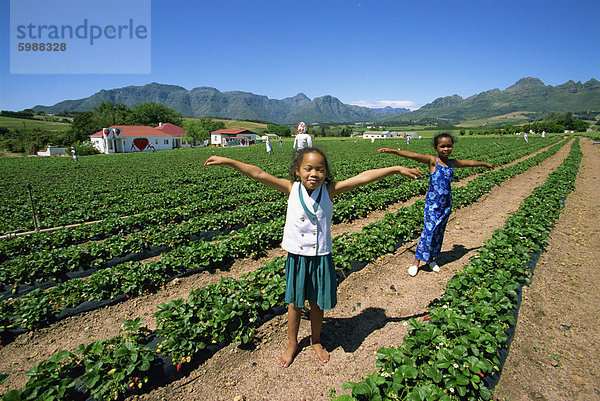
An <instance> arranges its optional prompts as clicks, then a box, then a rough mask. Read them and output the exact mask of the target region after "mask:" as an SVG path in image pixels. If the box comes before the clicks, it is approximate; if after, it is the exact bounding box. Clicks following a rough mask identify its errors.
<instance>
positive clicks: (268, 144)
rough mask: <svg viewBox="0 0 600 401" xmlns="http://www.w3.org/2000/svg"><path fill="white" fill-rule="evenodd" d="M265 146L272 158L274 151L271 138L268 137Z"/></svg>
mask: <svg viewBox="0 0 600 401" xmlns="http://www.w3.org/2000/svg"><path fill="white" fill-rule="evenodd" d="M265 144H266V145H267V153H268V154H269V156H271V151H272V150H273V147H272V146H271V141H269V137H267V141H266V142H265Z"/></svg>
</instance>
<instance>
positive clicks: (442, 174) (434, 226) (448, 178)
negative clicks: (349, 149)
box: [378, 133, 494, 277]
mask: <svg viewBox="0 0 600 401" xmlns="http://www.w3.org/2000/svg"><path fill="white" fill-rule="evenodd" d="M433 148H434V149H435V151H436V152H437V157H435V156H430V155H423V154H420V153H414V152H409V151H407V150H398V149H389V148H381V149H379V150H378V152H380V153H391V154H394V155H398V156H401V157H406V158H408V159H412V160H416V161H418V162H421V163H425V164H427V165H429V189H428V190H427V195H426V197H425V219H424V227H423V232H422V233H421V238H420V239H419V243H418V245H417V251H416V252H415V260H414V262H413V264H412V265H410V267H409V268H408V274H410V275H411V276H413V277H414V276H416V275H417V272H418V271H419V268H420V267H421V265H422V264H427V263H429V267H430V268H431V270H433V271H434V272H439V271H440V267H439V266H438V264H437V263H436V262H435V259H436V258H437V257H438V256H439V254H440V250H441V249H442V242H443V240H444V231H445V230H446V224H447V223H448V218H449V217H450V212H451V211H452V192H451V190H450V183H451V182H452V176H453V175H454V168H457V167H487V168H493V167H494V166H493V165H491V164H489V163H484V162H479V161H476V160H457V159H450V154H451V153H452V149H453V148H454V137H453V136H452V135H450V134H446V133H441V134H438V135H436V136H435V137H434V138H433Z"/></svg>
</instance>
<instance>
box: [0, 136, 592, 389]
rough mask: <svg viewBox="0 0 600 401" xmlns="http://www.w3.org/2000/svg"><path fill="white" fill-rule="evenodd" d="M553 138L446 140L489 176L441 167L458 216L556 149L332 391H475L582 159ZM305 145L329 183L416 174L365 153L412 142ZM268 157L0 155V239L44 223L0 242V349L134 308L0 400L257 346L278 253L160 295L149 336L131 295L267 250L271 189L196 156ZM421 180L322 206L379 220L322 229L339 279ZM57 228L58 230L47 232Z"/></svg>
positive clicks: (408, 211) (423, 185)
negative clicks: (548, 169) (327, 167)
mask: <svg viewBox="0 0 600 401" xmlns="http://www.w3.org/2000/svg"><path fill="white" fill-rule="evenodd" d="M567 142H568V141H567V139H563V138H561V137H549V138H546V139H544V140H542V139H541V138H535V137H534V138H531V139H530V141H529V143H526V142H524V141H523V140H522V138H506V137H503V138H498V137H489V138H471V137H469V138H460V140H459V142H458V143H457V146H456V147H455V151H454V153H453V156H454V157H456V158H460V159H476V160H481V161H485V162H489V163H493V164H494V165H496V166H498V168H496V169H495V170H493V171H489V172H485V173H484V174H479V173H483V169H472V168H469V169H458V170H456V171H455V176H456V177H457V181H459V182H461V181H464V182H466V185H460V186H458V185H457V186H456V187H454V188H453V198H454V208H455V209H456V210H459V209H461V208H465V207H468V206H469V205H471V204H472V203H473V202H476V201H477V200H478V199H480V198H481V197H485V196H486V194H488V193H489V192H490V191H491V190H492V189H493V188H495V187H497V186H499V185H501V184H502V183H504V182H505V181H507V180H510V179H511V178H513V177H516V176H518V175H520V174H523V173H525V172H527V171H528V170H530V169H531V168H533V167H534V166H537V165H539V164H540V163H543V162H544V161H545V160H547V159H549V158H551V157H552V156H554V155H556V154H557V152H559V151H560V150H561V149H562V150H563V151H564V149H566V148H567V147H568V148H569V151H568V152H567V153H568V156H567V157H566V158H565V159H564V162H563V163H562V164H560V167H558V168H557V169H556V170H555V171H554V172H552V173H551V174H550V175H549V176H548V179H547V180H546V181H545V182H544V183H543V185H541V186H539V187H538V188H537V189H535V190H534V188H531V189H530V192H531V191H533V192H531V194H530V195H529V196H528V197H527V198H526V199H524V200H523V203H522V205H521V206H520V207H519V210H518V212H515V213H513V214H512V216H511V217H510V219H508V220H507V221H506V224H505V226H504V228H502V229H501V230H499V231H497V232H495V233H494V235H493V236H491V237H490V238H489V239H488V240H486V242H485V244H484V245H483V246H482V247H481V249H480V250H479V251H478V252H479V255H478V256H477V257H476V258H474V259H473V260H472V261H471V262H470V264H469V266H467V267H465V269H464V271H462V272H460V273H459V274H456V275H455V276H454V277H453V278H452V279H451V280H450V281H449V282H448V284H447V287H446V289H445V295H444V296H443V297H441V298H440V299H437V300H435V301H434V302H432V303H431V305H430V306H429V311H428V314H427V316H428V320H427V321H426V322H425V324H424V323H423V322H422V321H419V320H417V319H410V320H409V321H408V322H409V324H408V326H407V327H408V334H407V336H406V337H405V338H404V341H403V343H402V346H401V347H398V348H395V347H394V348H381V349H380V351H379V352H378V355H377V360H378V362H377V371H376V373H372V374H371V375H369V376H366V378H365V380H364V381H356V380H351V381H350V380H347V381H348V383H347V384H346V385H344V388H345V389H348V390H350V391H351V394H352V395H350V394H346V395H342V396H340V397H339V399H358V400H362V399H365V400H367V399H368V400H371V399H372V400H376V399H394V397H399V398H400V399H403V398H409V399H432V398H431V397H434V398H436V399H489V398H490V396H491V390H492V389H493V386H494V384H495V380H496V379H497V376H498V372H499V370H500V368H501V366H502V362H503V361H501V360H500V359H499V358H502V353H503V352H504V351H505V350H506V348H507V339H508V336H509V333H510V329H511V327H514V324H515V319H514V311H515V308H516V307H517V305H518V302H519V291H520V288H521V287H522V285H523V284H524V283H526V282H527V281H528V269H529V267H527V264H526V263H527V262H528V261H529V260H530V259H531V255H532V254H534V253H536V252H539V251H540V249H541V248H542V247H543V245H544V243H545V241H546V238H547V236H548V234H549V233H550V232H551V228H552V224H553V223H554V221H555V220H556V219H557V217H558V215H559V213H560V211H561V210H562V207H563V204H562V203H561V202H564V199H565V197H566V196H568V194H569V193H570V191H572V190H573V182H574V178H575V176H576V175H577V172H578V168H579V163H580V160H581V151H580V150H579V144H578V142H575V143H574V144H571V143H570V142H569V145H567ZM316 144H317V145H318V146H319V147H320V148H322V149H323V150H324V151H325V152H326V154H327V155H328V158H329V162H330V164H331V165H332V166H333V172H334V174H335V178H336V179H343V178H345V177H348V176H351V175H354V174H357V173H358V172H360V171H362V170H365V169H369V168H377V167H384V166H389V165H391V164H394V163H400V164H403V165H405V166H408V167H420V168H422V165H420V164H417V163H413V162H411V161H408V160H406V159H400V158H393V157H387V156H384V155H381V154H378V153H377V152H376V150H377V149H378V148H379V147H381V146H393V147H399V148H402V149H405V148H408V149H410V150H412V151H416V152H421V153H430V151H431V144H430V142H429V141H425V140H422V141H413V143H411V144H410V145H406V144H401V143H400V142H397V141H394V140H390V141H386V142H385V144H384V145H382V144H381V143H375V144H372V143H370V142H369V141H360V140H359V141H351V140H347V141H339V140H338V141H330V140H321V141H316ZM286 145H289V144H286ZM277 150H279V152H277ZM275 151H276V152H275V153H274V154H273V155H272V156H269V155H268V154H266V152H264V149H263V148H262V147H258V146H256V147H250V148H239V149H235V148H233V149H215V148H207V149H193V150H192V149H190V150H177V151H172V152H171V151H168V152H156V153H138V154H122V155H103V156H93V157H82V158H80V161H79V162H78V163H73V161H72V160H71V159H70V158H29V159H13V160H5V159H0V164H1V165H2V173H1V174H2V180H1V184H0V185H2V194H3V195H2V196H3V202H2V206H1V209H0V214H1V215H2V219H1V220H0V221H2V232H4V233H16V232H18V231H28V230H32V229H33V228H34V227H35V225H34V222H33V218H32V215H33V213H32V207H33V210H34V211H35V215H36V216H37V220H38V225H39V228H41V229H42V230H41V231H40V232H37V233H30V234H26V235H18V236H16V235H15V234H13V235H11V238H5V239H3V240H2V241H0V262H1V264H0V278H1V279H0V283H2V284H3V286H2V288H0V290H1V291H2V292H1V293H0V339H1V341H2V348H0V352H2V353H4V352H6V350H7V349H9V348H10V347H11V345H12V344H13V343H17V342H18V341H19V340H20V339H21V338H23V337H24V336H35V335H38V334H37V333H44V332H46V331H47V330H54V328H56V327H59V326H60V325H61V322H63V321H66V320H68V319H72V318H73V317H77V316H79V315H85V314H87V313H90V312H92V311H95V310H98V309H99V308H107V307H108V308H110V306H111V305H117V304H121V305H124V306H127V305H129V304H131V306H130V309H131V312H132V313H131V315H132V316H131V319H128V320H127V321H125V322H123V324H122V329H121V331H120V333H119V334H118V335H115V336H111V337H107V338H100V339H97V340H95V341H89V342H87V343H83V344H81V345H80V346H78V347H77V346H73V347H71V348H64V349H60V350H59V351H58V352H55V353H53V354H52V355H49V356H48V357H47V358H46V359H44V360H43V361H42V362H40V363H37V364H35V365H31V366H26V367H25V368H24V370H27V378H25V377H24V376H23V375H19V374H15V373H14V372H10V371H0V374H2V376H1V377H2V380H3V381H4V386H5V390H6V391H5V394H4V396H3V400H34V399H36V400H37V399H48V400H51V399H57V400H58V399H61V400H63V399H65V400H66V399H85V398H87V397H89V398H91V399H98V400H100V399H106V400H110V399H119V398H122V397H130V396H135V397H143V396H144V395H145V394H149V393H148V391H150V390H151V389H155V390H154V391H157V390H158V391H160V389H161V388H166V387H165V386H169V383H171V382H173V381H175V380H177V379H178V378H180V377H182V375H186V374H190V372H195V371H196V369H197V368H198V366H201V365H202V364H203V361H206V360H207V358H210V354H211V353H215V352H218V351H219V350H220V349H223V348H224V347H228V346H230V344H239V346H242V347H252V346H253V344H256V339H257V333H259V332H260V330H261V327H262V326H263V325H265V324H266V323H269V321H271V320H272V319H277V318H278V317H280V316H281V314H282V313H283V312H284V310H285V306H284V305H283V293H284V288H285V283H284V276H283V259H282V258H280V257H277V258H274V259H268V258H267V259H265V262H264V264H262V266H260V267H258V268H257V269H255V270H254V271H251V272H249V273H245V274H243V275H239V276H238V277H226V278H225V277H223V278H222V279H221V280H220V281H218V282H216V283H214V284H210V285H206V286H203V287H201V288H194V289H193V290H191V291H190V292H189V294H188V295H187V296H185V297H182V298H175V299H170V300H168V301H166V302H157V303H156V305H155V310H154V313H153V316H152V319H153V320H154V322H153V324H152V327H155V328H154V329H149V328H148V322H147V321H146V322H144V321H143V320H142V319H141V318H139V317H137V316H136V314H135V312H136V310H135V303H134V302H136V299H138V298H141V297H146V298H147V297H150V296H151V295H152V294H155V293H158V292H161V291H165V289H166V288H168V285H169V283H170V282H171V281H173V280H179V279H181V278H185V277H190V276H193V275H197V274H200V273H201V272H203V271H211V272H219V271H225V270H227V269H229V268H230V267H231V266H232V264H234V263H236V262H238V261H240V260H245V259H246V258H251V259H257V258H264V257H265V255H267V254H268V253H269V252H270V251H271V250H273V249H276V248H278V247H279V243H280V241H281V236H282V232H283V223H284V214H285V199H284V198H283V197H282V196H281V194H279V193H278V192H276V191H274V190H271V189H269V188H266V187H264V186H261V185H260V184H257V183H255V182H254V181H252V180H251V179H249V178H247V177H245V176H242V175H241V174H239V173H236V172H234V171H233V170H231V169H218V168H213V169H208V168H205V167H203V166H202V163H203V162H204V160H205V159H206V158H208V157H209V156H210V155H211V154H213V153H218V154H221V155H225V156H229V157H233V158H236V159H238V160H241V161H244V162H248V163H252V164H256V165H258V166H260V167H261V168H263V169H264V170H266V171H267V172H269V173H271V174H274V175H277V176H281V177H285V176H286V174H287V170H288V168H289V164H290V157H291V152H290V150H289V149H288V150H280V149H275ZM28 186H30V188H31V197H32V199H33V202H31V199H30V197H29V192H28V189H27V188H28ZM426 190H427V180H417V181H412V182H410V181H408V180H407V179H406V178H404V177H400V176H394V177H390V178H388V179H385V180H382V181H378V182H376V183H373V184H371V185H369V186H366V187H362V188H360V189H358V190H355V191H352V192H349V193H346V194H344V195H343V196H341V197H339V199H337V200H336V204H335V207H334V224H352V222H354V221H356V220H360V219H363V218H365V217H366V216H368V215H371V214H373V213H381V218H377V219H376V220H375V221H372V222H370V224H367V225H364V226H363V227H361V229H360V230H356V231H355V232H353V233H349V232H342V233H340V234H338V235H336V236H335V238H334V241H333V242H334V251H333V256H334V260H335V263H336V267H337V268H338V269H339V275H340V279H343V278H346V277H352V276H354V275H356V274H358V273H359V272H360V271H361V269H362V268H363V267H364V266H365V265H366V264H367V263H370V262H372V261H374V260H376V259H378V258H381V257H383V256H385V255H389V254H393V253H394V252H396V251H397V250H398V249H399V248H400V247H402V246H403V244H406V243H409V242H410V241H413V240H414V238H416V237H417V236H418V235H419V233H420V230H421V225H422V223H423V221H422V220H423V217H422V215H423V201H422V200H421V198H422V195H424V194H425V192H426ZM412 198H415V199H416V201H414V202H412V203H411V204H410V205H408V204H407V205H406V206H405V207H400V208H398V209H397V210H394V211H390V210H389V208H390V205H394V204H397V203H398V202H404V201H409V202H411V199H412ZM386 210H387V213H384V212H385V211H386ZM377 211H381V212H377ZM91 221H94V223H91V224H84V223H88V222H91ZM64 225H69V227H65V228H61V229H58V230H48V231H44V229H46V228H54V227H59V226H64ZM402 270H403V269H402ZM146 320H148V319H147V318H146ZM440 344H442V345H440ZM207 352H208V356H207ZM372 363H373V364H374V363H375V361H374V360H373V361H372ZM457 366H458V367H457ZM373 369H375V368H373ZM323 390H324V391H325V392H327V390H328V389H327V388H324V389H323ZM338 391H340V392H341V389H338ZM148 399H152V398H148Z"/></svg>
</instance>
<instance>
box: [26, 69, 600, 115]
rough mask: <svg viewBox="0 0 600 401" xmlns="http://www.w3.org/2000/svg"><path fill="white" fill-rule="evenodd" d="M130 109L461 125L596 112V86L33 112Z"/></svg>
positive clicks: (243, 98)
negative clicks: (411, 99)
mask: <svg viewBox="0 0 600 401" xmlns="http://www.w3.org/2000/svg"><path fill="white" fill-rule="evenodd" d="M109 101H110V102H113V103H121V104H125V105H126V106H128V107H132V106H135V105H138V104H141V103H145V102H155V103H160V104H163V105H165V106H167V107H170V108H172V109H174V110H175V111H177V112H179V113H180V114H182V115H183V116H189V117H220V118H228V119H234V120H255V121H268V122H273V123H278V124H295V123H297V122H298V121H306V122H310V123H315V122H316V123H341V122H359V121H386V120H387V121H392V120H394V121H401V120H419V119H429V118H435V119H443V120H447V121H449V122H453V123H456V122H463V121H468V120H473V119H478V118H488V117H494V116H498V115H503V114H507V113H512V112H526V113H546V112H550V111H555V112H563V113H565V112H572V113H577V112H585V111H600V82H598V80H596V79H594V78H592V79H590V80H589V81H587V82H586V83H583V84H582V83H581V82H574V81H568V82H566V83H564V84H562V85H558V86H555V87H553V86H551V85H545V84H544V83H543V82H542V81H541V80H539V79H538V78H532V77H527V78H522V79H520V80H519V81H517V82H516V83H515V84H514V85H512V86H510V87H508V88H506V89H505V90H503V91H502V90H499V89H492V90H488V91H485V92H481V93H479V94H477V95H473V96H471V97H468V98H466V99H464V98H462V97H460V96H458V95H452V96H447V97H441V98H438V99H436V100H434V101H433V102H431V103H429V104H426V105H425V106H423V107H421V108H420V109H418V110H415V111H412V112H410V111H409V110H408V109H394V108H391V107H388V108H384V109H371V108H368V107H361V106H355V105H348V104H344V103H342V102H341V101H340V100H339V99H337V98H335V97H333V96H330V95H326V96H321V97H317V98H314V99H312V100H311V99H310V98H308V97H307V96H306V95H304V94H303V93H299V94H297V95H296V96H293V97H288V98H284V99H281V100H278V99H269V98H268V97H267V96H262V95H256V94H253V93H250V92H242V91H230V92H221V91H219V90H217V89H215V88H210V87H206V86H202V87H198V88H194V89H191V90H187V89H185V88H183V87H181V86H176V85H165V84H158V83H151V84H147V85H144V86H127V87H124V88H117V89H110V90H104V89H103V90H101V91H99V92H97V93H95V94H93V95H92V96H90V97H87V98H84V99H78V100H65V101H63V102H60V103H57V104H55V105H53V106H41V105H38V106H35V107H33V109H34V110H35V111H36V112H39V111H44V112H46V113H53V114H56V113H60V112H62V111H91V110H93V109H94V108H95V107H97V106H99V105H100V104H101V103H102V102H109Z"/></svg>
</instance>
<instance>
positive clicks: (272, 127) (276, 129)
mask: <svg viewBox="0 0 600 401" xmlns="http://www.w3.org/2000/svg"><path fill="white" fill-rule="evenodd" d="M267 132H268V133H269V134H273V135H277V136H285V137H288V136H292V131H291V129H290V127H286V126H285V125H277V124H267Z"/></svg>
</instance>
